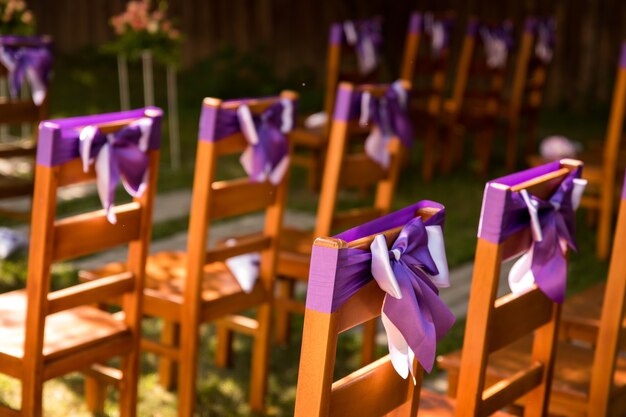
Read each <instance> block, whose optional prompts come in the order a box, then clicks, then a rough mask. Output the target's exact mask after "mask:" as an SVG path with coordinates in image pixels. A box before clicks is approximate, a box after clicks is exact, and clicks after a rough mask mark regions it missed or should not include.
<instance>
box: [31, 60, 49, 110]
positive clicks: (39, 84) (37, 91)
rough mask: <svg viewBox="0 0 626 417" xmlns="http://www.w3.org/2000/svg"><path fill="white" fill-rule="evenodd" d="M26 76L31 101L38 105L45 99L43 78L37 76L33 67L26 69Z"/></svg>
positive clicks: (45, 89)
mask: <svg viewBox="0 0 626 417" xmlns="http://www.w3.org/2000/svg"><path fill="white" fill-rule="evenodd" d="M26 76H27V77H28V81H29V82H30V87H31V90H32V92H31V93H32V97H33V102H34V103H35V104H36V105H38V106H40V105H41V104H42V103H43V101H44V100H45V99H46V91H47V88H46V85H45V83H44V82H43V80H41V79H40V78H39V76H38V75H37V72H36V71H35V70H34V69H33V68H27V69H26Z"/></svg>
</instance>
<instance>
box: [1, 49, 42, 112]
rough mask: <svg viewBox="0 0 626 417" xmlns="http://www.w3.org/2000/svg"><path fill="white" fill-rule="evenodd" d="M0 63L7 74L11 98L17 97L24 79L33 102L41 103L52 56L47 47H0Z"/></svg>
mask: <svg viewBox="0 0 626 417" xmlns="http://www.w3.org/2000/svg"><path fill="white" fill-rule="evenodd" d="M0 62H1V63H2V65H4V67H6V69H7V71H8V72H9V92H10V93H11V97H13V98H15V97H18V95H19V93H20V90H21V88H22V83H23V82H24V79H28V82H29V83H30V87H31V91H32V97H33V101H34V102H35V104H36V105H40V104H41V103H43V101H44V99H45V98H46V91H47V89H48V82H49V79H50V72H51V70H52V54H51V53H50V50H49V49H48V48H47V47H45V46H41V47H32V46H29V47H19V48H18V47H10V46H0Z"/></svg>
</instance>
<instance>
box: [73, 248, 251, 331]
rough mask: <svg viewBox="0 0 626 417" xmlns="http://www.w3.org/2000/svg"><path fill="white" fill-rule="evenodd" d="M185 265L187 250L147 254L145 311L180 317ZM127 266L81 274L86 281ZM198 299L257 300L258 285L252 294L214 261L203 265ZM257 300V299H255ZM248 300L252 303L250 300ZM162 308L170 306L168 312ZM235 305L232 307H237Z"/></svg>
mask: <svg viewBox="0 0 626 417" xmlns="http://www.w3.org/2000/svg"><path fill="white" fill-rule="evenodd" d="M186 268H187V254H186V253H184V252H159V253H156V254H154V255H151V256H149V257H148V259H147V262H146V280H145V289H144V296H145V304H144V312H145V313H146V314H147V315H158V316H163V315H165V316H168V317H167V318H169V319H173V320H177V319H179V308H180V306H181V305H182V304H183V298H184V297H183V283H184V280H185V275H186ZM125 270H126V265H125V264H124V263H122V262H115V263H110V264H108V265H105V266H104V267H102V268H99V269H96V270H91V271H81V272H80V278H81V279H82V280H85V281H90V280H93V279H98V278H102V277H106V276H110V275H114V274H118V273H120V272H124V271H125ZM203 278H204V279H203V285H202V294H201V299H202V302H203V304H209V303H214V302H217V301H220V302H224V303H225V304H227V303H228V300H231V299H232V298H233V297H242V298H245V297H246V296H250V297H251V301H253V300H258V299H259V296H260V295H261V294H260V293H259V291H260V286H259V285H256V286H255V289H254V291H253V292H252V294H246V293H244V292H243V290H242V288H241V286H240V285H239V282H237V280H236V279H235V277H234V276H233V274H232V272H231V271H230V270H229V269H228V266H226V264H225V263H223V262H213V263H210V264H207V265H205V267H204V277H203ZM256 302H257V303H258V301H256ZM251 304H254V303H252V302H251ZM163 308H167V309H169V310H170V312H169V313H168V312H167V311H164V310H163ZM239 310H241V308H237V309H235V310H234V311H239Z"/></svg>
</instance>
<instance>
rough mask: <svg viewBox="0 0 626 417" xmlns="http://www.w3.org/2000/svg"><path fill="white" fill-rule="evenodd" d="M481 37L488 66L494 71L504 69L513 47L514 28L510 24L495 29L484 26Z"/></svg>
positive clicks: (481, 29)
mask: <svg viewBox="0 0 626 417" xmlns="http://www.w3.org/2000/svg"><path fill="white" fill-rule="evenodd" d="M480 35H481V38H482V40H483V44H484V47H485V54H486V55H487V66H488V67H489V68H492V69H503V68H504V67H505V66H506V62H507V59H508V55H509V51H510V50H511V48H512V47H513V28H512V26H511V25H510V24H508V23H504V24H502V25H500V26H494V27H489V26H486V25H484V26H482V27H481V28H480Z"/></svg>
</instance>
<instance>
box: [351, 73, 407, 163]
mask: <svg viewBox="0 0 626 417" xmlns="http://www.w3.org/2000/svg"><path fill="white" fill-rule="evenodd" d="M369 121H371V122H372V124H373V127H372V131H371V132H370V134H369V136H368V137H367V139H366V141H365V152H366V153H367V155H368V156H369V157H370V158H371V159H372V160H374V161H375V162H376V163H378V164H379V165H380V166H382V167H383V168H385V169H386V168H388V167H389V163H390V162H391V156H390V155H389V148H388V145H389V140H390V139H391V138H392V137H398V138H399V139H400V141H401V142H402V144H403V145H404V146H405V147H407V148H410V147H411V146H412V145H413V126H412V124H411V120H410V118H409V115H408V93H407V91H406V90H405V89H404V88H403V87H402V84H401V83H400V82H399V81H396V82H394V83H393V84H391V87H390V88H389V89H387V92H386V93H385V95H384V96H383V97H381V98H374V97H372V95H371V94H370V93H369V92H364V93H363V95H362V96H361V115H360V119H359V123H360V124H361V125H367V123H368V122H369Z"/></svg>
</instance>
